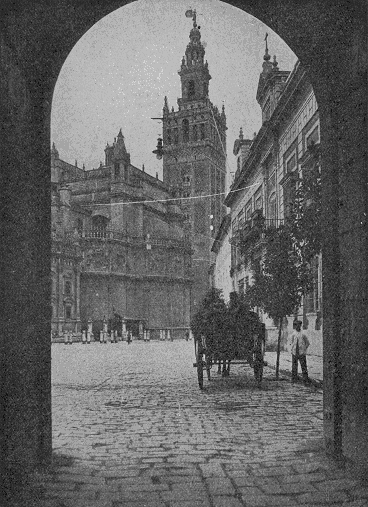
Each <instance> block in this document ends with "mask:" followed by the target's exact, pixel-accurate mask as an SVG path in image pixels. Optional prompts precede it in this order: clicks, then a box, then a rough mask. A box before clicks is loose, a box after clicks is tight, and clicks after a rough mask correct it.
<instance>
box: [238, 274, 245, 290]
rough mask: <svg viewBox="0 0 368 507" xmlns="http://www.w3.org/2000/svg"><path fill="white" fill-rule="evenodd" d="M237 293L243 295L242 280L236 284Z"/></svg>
mask: <svg viewBox="0 0 368 507" xmlns="http://www.w3.org/2000/svg"><path fill="white" fill-rule="evenodd" d="M238 292H239V294H244V278H242V279H241V280H239V282H238Z"/></svg>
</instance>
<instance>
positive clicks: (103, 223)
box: [92, 215, 109, 238]
mask: <svg viewBox="0 0 368 507" xmlns="http://www.w3.org/2000/svg"><path fill="white" fill-rule="evenodd" d="M108 222H109V219H108V218H106V217H103V216H101V215H96V216H94V217H93V218H92V236H93V237H95V238H106V229H107V224H108Z"/></svg>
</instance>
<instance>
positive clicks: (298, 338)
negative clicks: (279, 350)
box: [290, 320, 309, 384]
mask: <svg viewBox="0 0 368 507" xmlns="http://www.w3.org/2000/svg"><path fill="white" fill-rule="evenodd" d="M301 327H302V321H301V320H294V331H293V332H292V333H291V336H290V352H291V381H292V382H297V381H298V361H299V363H300V366H301V369H302V375H303V382H304V383H305V384H307V383H309V377H308V368H307V350H308V347H309V340H308V337H307V335H306V333H305V332H303V331H302V330H301Z"/></svg>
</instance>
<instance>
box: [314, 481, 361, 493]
mask: <svg viewBox="0 0 368 507" xmlns="http://www.w3.org/2000/svg"><path fill="white" fill-rule="evenodd" d="M358 485H359V484H358V482H357V481H354V480H353V479H347V478H345V479H336V480H328V481H323V482H319V483H318V484H316V488H317V489H318V490H320V491H326V492H327V491H338V490H344V489H347V490H348V489H353V488H356V487H357V486H358Z"/></svg>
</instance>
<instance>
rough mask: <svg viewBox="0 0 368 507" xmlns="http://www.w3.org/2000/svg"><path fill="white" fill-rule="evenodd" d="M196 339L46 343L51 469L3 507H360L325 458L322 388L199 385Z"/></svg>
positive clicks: (359, 486) (245, 372)
mask: <svg viewBox="0 0 368 507" xmlns="http://www.w3.org/2000/svg"><path fill="white" fill-rule="evenodd" d="M193 348H194V347H193V342H185V341H176V342H147V343H145V342H133V343H131V344H130V345H128V344H127V343H126V342H124V343H121V342H120V343H117V344H99V343H92V344H90V345H82V344H80V343H79V344H73V345H63V344H55V345H53V346H52V364H53V369H52V384H53V447H54V463H53V465H52V466H50V467H49V468H48V469H45V470H40V471H34V472H33V474H31V475H30V476H29V477H28V485H27V480H24V485H23V487H22V488H20V489H19V491H18V492H17V493H18V494H17V499H12V500H10V502H11V503H10V504H9V505H11V506H12V507H270V506H280V507H297V506H298V507H299V506H301V507H312V506H313V507H322V506H335V507H336V506H338V507H342V506H344V507H364V506H367V505H368V485H367V484H363V483H362V482H359V481H358V480H357V479H355V478H352V477H350V476H349V475H348V474H347V473H346V472H345V471H344V469H343V468H342V467H341V465H339V464H337V463H334V462H333V461H331V460H330V459H328V458H327V457H326V456H325V453H324V448H323V420H322V390H321V389H319V388H317V387H316V386H315V385H311V386H304V385H303V384H299V383H298V384H291V382H290V378H288V377H287V376H284V375H283V376H282V380H280V381H275V371H274V370H273V369H272V368H271V367H266V368H265V374H264V380H263V382H262V384H261V385H259V384H257V383H256V381H255V380H254V379H253V374H252V371H251V369H250V368H249V366H244V365H238V366H233V367H232V371H231V376H230V377H229V378H222V377H218V376H217V375H216V373H215V371H213V379H212V380H211V381H210V382H208V381H207V379H205V389H204V390H203V391H200V390H199V389H198V385H197V379H196V370H195V369H194V368H193V366H192V364H193V361H194V351H193Z"/></svg>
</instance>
